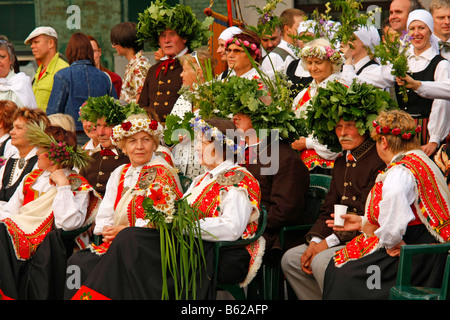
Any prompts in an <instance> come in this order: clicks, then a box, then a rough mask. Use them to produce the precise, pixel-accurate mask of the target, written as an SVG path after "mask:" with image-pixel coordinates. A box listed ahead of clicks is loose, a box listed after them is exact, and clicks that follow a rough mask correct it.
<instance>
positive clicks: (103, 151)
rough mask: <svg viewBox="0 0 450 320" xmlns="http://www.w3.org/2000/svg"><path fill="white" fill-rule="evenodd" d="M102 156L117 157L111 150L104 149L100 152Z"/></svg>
mask: <svg viewBox="0 0 450 320" xmlns="http://www.w3.org/2000/svg"><path fill="white" fill-rule="evenodd" d="M100 155H102V156H115V155H116V154H115V153H114V151H112V150H110V149H102V150H100Z"/></svg>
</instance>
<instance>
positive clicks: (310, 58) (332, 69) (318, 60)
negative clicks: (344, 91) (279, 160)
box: [292, 39, 344, 171]
mask: <svg viewBox="0 0 450 320" xmlns="http://www.w3.org/2000/svg"><path fill="white" fill-rule="evenodd" d="M300 56H301V59H302V62H301V63H303V64H304V65H305V68H306V69H307V70H308V72H309V74H310V75H311V77H312V78H313V81H312V82H311V83H310V85H309V86H308V87H306V88H305V89H303V90H302V91H300V93H299V94H298V95H297V96H296V97H295V98H294V102H293V110H294V112H295V114H296V116H297V117H299V118H301V117H303V116H304V115H303V113H304V111H305V110H306V107H307V105H308V104H310V103H311V100H312V99H313V98H314V96H315V95H316V94H317V91H318V90H319V88H325V87H326V86H327V83H328V82H334V81H341V82H343V80H340V73H339V70H340V67H341V65H342V63H343V62H344V61H343V59H342V57H341V54H340V53H339V51H338V50H336V49H334V48H333V47H332V45H331V44H330V42H329V41H328V40H326V39H316V40H313V41H311V42H309V43H307V44H306V45H305V46H304V47H303V49H302V50H301V52H300ZM292 148H294V149H295V150H297V151H299V152H300V156H301V158H302V160H303V162H304V163H305V164H306V166H307V167H308V168H309V170H313V169H314V168H316V167H317V168H323V169H332V168H333V164H334V160H335V159H336V158H337V157H338V156H339V155H340V152H332V151H330V150H329V149H328V148H327V146H326V145H322V144H320V143H319V142H318V141H317V140H316V139H314V138H313V137H312V136H308V137H301V138H300V139H298V140H297V141H294V142H293V143H292ZM316 171H317V170H316Z"/></svg>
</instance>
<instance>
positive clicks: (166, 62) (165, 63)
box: [156, 58, 175, 78]
mask: <svg viewBox="0 0 450 320" xmlns="http://www.w3.org/2000/svg"><path fill="white" fill-rule="evenodd" d="M173 65H175V59H172V58H170V59H166V60H163V61H162V62H160V63H159V65H158V68H156V78H158V76H159V73H160V72H161V69H162V68H163V67H165V69H164V75H165V74H166V73H167V69H169V66H173Z"/></svg>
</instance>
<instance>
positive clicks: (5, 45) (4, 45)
mask: <svg viewBox="0 0 450 320" xmlns="http://www.w3.org/2000/svg"><path fill="white" fill-rule="evenodd" d="M0 49H1V50H4V51H6V52H7V53H8V55H9V61H11V68H14V64H15V63H16V52H15V51H14V45H13V44H12V43H11V42H9V41H8V40H4V39H0Z"/></svg>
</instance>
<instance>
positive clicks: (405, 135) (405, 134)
mask: <svg viewBox="0 0 450 320" xmlns="http://www.w3.org/2000/svg"><path fill="white" fill-rule="evenodd" d="M372 125H373V127H374V128H375V132H376V133H378V134H392V135H394V136H400V137H401V138H402V139H403V140H409V139H411V138H412V137H413V136H415V135H416V134H418V133H420V132H421V131H422V127H421V126H420V125H418V126H417V127H415V128H414V129H411V130H405V131H402V130H401V129H400V128H393V129H391V128H389V127H388V126H384V127H381V126H380V125H379V124H378V122H376V121H375V120H374V121H373V122H372Z"/></svg>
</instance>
